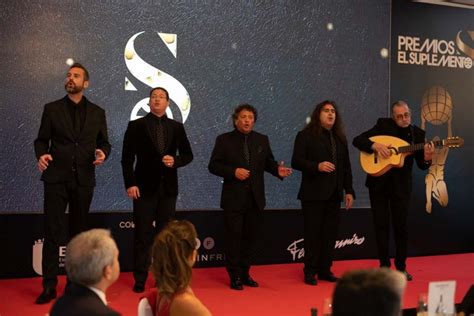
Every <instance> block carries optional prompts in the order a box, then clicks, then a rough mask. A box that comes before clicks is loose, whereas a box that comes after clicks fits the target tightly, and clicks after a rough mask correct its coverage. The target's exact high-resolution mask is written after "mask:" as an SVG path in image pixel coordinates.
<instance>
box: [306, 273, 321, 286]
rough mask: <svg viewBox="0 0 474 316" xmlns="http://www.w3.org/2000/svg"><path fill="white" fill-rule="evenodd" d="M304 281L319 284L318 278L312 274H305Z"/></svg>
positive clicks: (309, 283)
mask: <svg viewBox="0 0 474 316" xmlns="http://www.w3.org/2000/svg"><path fill="white" fill-rule="evenodd" d="M304 283H306V284H308V285H316V284H318V280H316V277H315V276H314V275H312V274H305V275H304Z"/></svg>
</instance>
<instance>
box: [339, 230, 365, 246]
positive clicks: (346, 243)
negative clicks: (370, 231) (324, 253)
mask: <svg viewBox="0 0 474 316" xmlns="http://www.w3.org/2000/svg"><path fill="white" fill-rule="evenodd" d="M364 241H365V237H360V238H359V237H357V234H356V233H354V235H352V238H347V239H343V240H336V244H335V245H334V249H340V248H344V247H346V246H350V245H357V246H360V245H362V244H363V243H364Z"/></svg>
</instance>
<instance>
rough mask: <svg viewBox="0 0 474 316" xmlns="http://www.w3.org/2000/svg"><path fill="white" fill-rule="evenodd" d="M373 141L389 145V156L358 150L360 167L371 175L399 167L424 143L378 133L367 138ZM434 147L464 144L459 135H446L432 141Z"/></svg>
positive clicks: (455, 146)
mask: <svg viewBox="0 0 474 316" xmlns="http://www.w3.org/2000/svg"><path fill="white" fill-rule="evenodd" d="M369 139H370V140H371V141H373V142H374V143H380V144H384V145H386V146H390V147H389V149H390V151H391V156H390V157H388V158H382V157H381V156H379V155H378V154H377V153H376V152H373V153H371V154H369V153H366V152H363V151H361V152H360V165H361V166H362V169H363V170H364V171H365V172H366V173H368V174H370V175H371V176H374V177H378V176H381V175H383V174H384V173H386V172H387V171H389V170H390V169H391V168H401V167H403V164H404V162H405V157H406V156H408V155H410V154H412V153H413V152H415V151H417V150H422V149H423V147H424V146H425V143H419V144H414V145H410V144H409V143H408V142H406V141H404V140H403V139H400V138H398V137H394V136H387V135H379V136H372V137H370V138H369ZM433 144H434V146H435V147H444V146H447V147H450V148H459V147H461V146H462V145H463V144H464V139H462V138H461V137H458V136H455V137H448V138H446V139H442V140H436V141H433Z"/></svg>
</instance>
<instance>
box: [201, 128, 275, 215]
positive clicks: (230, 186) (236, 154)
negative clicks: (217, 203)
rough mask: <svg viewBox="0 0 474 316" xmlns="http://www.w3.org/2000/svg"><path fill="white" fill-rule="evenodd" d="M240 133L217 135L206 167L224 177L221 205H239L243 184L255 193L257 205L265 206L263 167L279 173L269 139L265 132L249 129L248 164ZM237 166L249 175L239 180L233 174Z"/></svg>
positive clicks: (230, 207)
mask: <svg viewBox="0 0 474 316" xmlns="http://www.w3.org/2000/svg"><path fill="white" fill-rule="evenodd" d="M243 137H244V136H243V134H242V133H240V132H239V131H238V130H234V131H232V132H229V133H225V134H222V135H219V136H218V137H217V139H216V144H215V146H214V149H213V151H212V155H211V159H210V161H209V166H208V169H209V171H210V172H211V173H212V174H215V175H216V176H219V177H223V178H224V184H223V185H222V194H221V208H223V209H240V208H242V207H243V206H244V203H245V196H246V186H249V187H250V188H251V190H252V192H253V195H254V197H255V201H256V202H257V205H258V208H259V209H263V208H264V207H265V184H264V177H263V173H264V171H267V172H269V173H271V174H272V175H274V176H276V177H279V176H278V163H277V162H276V161H275V159H274V158H273V153H272V150H271V148H270V142H269V141H268V137H267V136H266V135H263V134H260V133H257V132H251V133H250V134H249V139H248V146H249V151H250V166H247V163H246V161H245V158H244V147H243ZM237 168H245V169H249V170H250V178H249V179H248V180H246V181H240V180H239V179H237V178H236V177H235V170H236V169H237Z"/></svg>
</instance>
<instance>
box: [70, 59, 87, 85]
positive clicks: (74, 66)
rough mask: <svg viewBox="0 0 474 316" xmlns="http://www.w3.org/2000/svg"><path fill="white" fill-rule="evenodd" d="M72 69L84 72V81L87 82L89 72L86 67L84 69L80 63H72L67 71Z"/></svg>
mask: <svg viewBox="0 0 474 316" xmlns="http://www.w3.org/2000/svg"><path fill="white" fill-rule="evenodd" d="M72 68H80V69H82V70H83V71H84V79H85V80H86V81H89V72H88V71H87V69H86V67H84V66H83V65H82V64H80V63H74V64H72V65H71V67H69V70H71V69H72Z"/></svg>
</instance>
